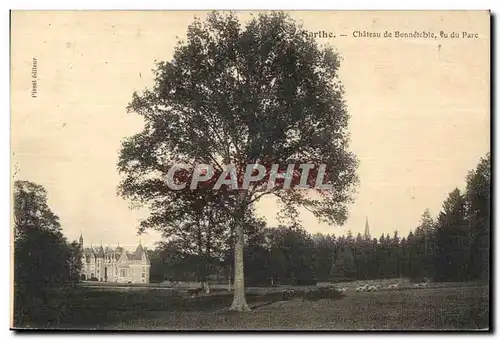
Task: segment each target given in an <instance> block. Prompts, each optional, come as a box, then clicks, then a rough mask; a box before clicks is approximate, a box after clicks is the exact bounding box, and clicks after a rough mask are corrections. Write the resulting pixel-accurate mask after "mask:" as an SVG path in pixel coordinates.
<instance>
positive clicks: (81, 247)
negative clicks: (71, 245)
mask: <svg viewBox="0 0 500 340" xmlns="http://www.w3.org/2000/svg"><path fill="white" fill-rule="evenodd" d="M78 243H79V244H80V249H83V235H82V232H80V239H79V240H78Z"/></svg>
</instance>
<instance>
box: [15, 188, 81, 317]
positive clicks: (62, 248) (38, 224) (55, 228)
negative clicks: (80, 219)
mask: <svg viewBox="0 0 500 340" xmlns="http://www.w3.org/2000/svg"><path fill="white" fill-rule="evenodd" d="M75 257H78V261H81V256H80V255H77V254H76V250H75V249H74V248H72V247H70V246H69V245H68V243H67V242H66V238H65V237H64V236H63V234H62V233H61V225H60V223H59V218H58V217H57V215H56V214H54V213H53V212H52V210H51V209H50V207H49V205H48V203H47V192H46V190H45V189H44V188H43V187H42V186H41V185H38V184H35V183H33V182H28V181H16V182H14V268H13V269H14V325H15V326H26V325H32V326H35V325H39V326H40V325H42V326H48V323H49V322H52V321H55V320H56V319H57V317H58V316H59V315H60V313H61V310H62V309H61V308H58V309H55V308H51V307H48V306H51V305H52V306H53V305H54V304H53V303H49V302H50V301H48V300H49V299H50V296H51V295H50V292H51V288H53V287H60V286H61V285H63V284H64V283H66V282H68V281H69V280H71V279H77V276H78V270H79V266H78V264H76V265H72V264H74V263H75V262H74V261H76V258H75Z"/></svg>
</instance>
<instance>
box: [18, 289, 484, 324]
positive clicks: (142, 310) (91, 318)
mask: <svg viewBox="0 0 500 340" xmlns="http://www.w3.org/2000/svg"><path fill="white" fill-rule="evenodd" d="M54 294H55V293H54ZM46 300H47V301H50V302H49V303H47V304H46V305H45V307H44V308H45V310H47V313H44V314H47V315H50V313H49V311H50V310H51V309H52V310H59V311H61V310H62V312H61V313H60V314H59V315H58V316H57V317H55V318H53V319H51V320H48V322H49V323H47V320H45V321H44V322H42V323H41V320H37V321H33V322H28V324H27V325H28V326H30V327H47V326H49V327H50V328H78V329H84V328H86V329H88V328H92V329H114V330H118V329H127V330H139V329H142V330H174V329H176V330H177V329H192V330H246V329H266V330H288V329H290V330H292V329H295V330H297V329H300V330H314V329H328V330H363V329H401V330H434V329H453V330H456V329H486V328H488V322H489V288H488V286H471V285H458V286H457V285H455V286H454V285H451V284H450V285H442V284H441V285H440V286H439V287H431V288H427V289H407V290H400V291H387V290H382V291H378V292H362V293H356V292H354V291H347V292H346V293H342V294H341V293H337V292H334V294H331V295H330V296H328V297H326V298H321V299H319V298H318V297H317V296H305V297H304V296H297V297H295V298H291V299H288V300H285V301H283V300H282V295H281V294H279V293H273V294H248V295H247V300H248V303H249V305H250V307H251V308H252V311H251V312H247V313H235V312H230V311H228V307H229V305H230V304H231V301H232V296H231V295H229V294H228V293H227V292H223V291H221V292H216V293H215V294H213V295H211V296H205V297H199V298H194V299H189V298H187V297H186V294H184V293H182V292H178V291H175V290H167V289H150V290H147V289H143V290H138V289H136V290H132V289H131V290H121V291H120V290H104V289H92V288H80V289H77V290H71V291H65V292H64V294H62V293H61V292H58V294H57V296H56V295H54V296H53V297H50V298H47V299H46Z"/></svg>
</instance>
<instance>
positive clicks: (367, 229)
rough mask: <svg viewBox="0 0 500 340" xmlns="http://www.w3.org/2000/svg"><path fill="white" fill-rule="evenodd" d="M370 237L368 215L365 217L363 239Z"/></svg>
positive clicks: (369, 238)
mask: <svg viewBox="0 0 500 340" xmlns="http://www.w3.org/2000/svg"><path fill="white" fill-rule="evenodd" d="M371 239H372V237H371V235H370V226H369V225H368V217H367V218H366V224H365V240H371Z"/></svg>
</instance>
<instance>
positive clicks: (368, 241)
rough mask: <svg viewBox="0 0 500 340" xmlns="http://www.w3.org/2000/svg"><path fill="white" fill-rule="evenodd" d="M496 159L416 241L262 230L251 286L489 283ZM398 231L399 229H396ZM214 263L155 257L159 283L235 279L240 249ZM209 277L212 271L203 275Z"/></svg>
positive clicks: (173, 252)
mask: <svg viewBox="0 0 500 340" xmlns="http://www.w3.org/2000/svg"><path fill="white" fill-rule="evenodd" d="M490 171H491V158H490V154H488V155H486V157H484V158H482V159H481V160H480V162H479V164H478V165H477V168H476V169H475V170H472V171H470V172H469V174H468V175H467V177H466V185H465V190H462V191H461V190H459V189H458V188H456V189H454V190H453V191H451V192H450V193H449V195H448V197H447V198H446V200H445V201H444V202H443V205H442V209H441V211H440V212H439V214H438V215H437V216H435V217H433V216H431V214H430V212H429V210H425V211H424V212H423V213H422V216H421V219H420V221H419V223H418V225H416V226H415V229H414V230H412V231H410V232H409V233H408V235H399V233H398V232H394V233H393V234H383V235H381V236H380V237H377V238H372V237H370V235H369V233H365V234H363V235H362V234H357V235H352V234H351V233H347V235H345V236H344V235H342V236H335V235H334V234H330V235H325V234H310V233H308V232H307V231H306V230H305V229H304V228H302V227H300V226H293V227H288V226H280V227H278V228H268V227H266V226H265V224H264V225H262V223H261V225H262V227H261V228H254V229H253V230H252V232H250V233H249V234H248V235H246V239H245V242H246V247H245V257H244V258H245V279H246V281H247V283H248V284H250V285H273V284H310V283H314V282H318V281H337V282H340V281H348V280H359V279H378V278H396V277H408V278H411V279H415V280H421V279H423V278H429V279H431V280H435V281H466V280H476V279H481V280H487V279H488V278H489V255H490V252H489V240H490V232H489V231H490V194H491V172H490ZM392 227H394V229H397V228H396V227H397V226H391V228H392ZM222 254H223V255H222V256H218V257H210V258H209V259H207V257H206V256H204V255H200V254H193V253H191V252H189V253H188V252H184V251H183V248H182V246H180V245H179V244H178V243H175V242H163V243H160V244H159V246H158V247H157V248H156V249H155V250H152V251H150V257H151V262H152V266H151V279H152V280H153V281H163V280H179V281H181V280H200V272H201V271H202V268H206V267H207V266H208V267H209V268H210V270H209V272H210V273H211V275H210V276H209V277H210V278H212V279H213V280H216V281H222V280H228V277H230V275H231V273H232V270H231V266H232V249H231V248H228V249H226V250H225V252H223V253H222ZM203 270H205V269H203Z"/></svg>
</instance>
